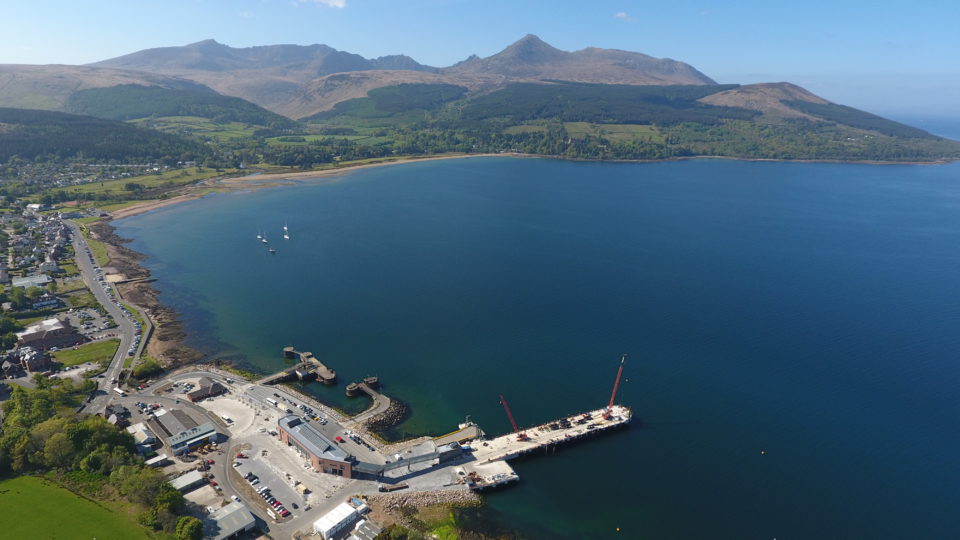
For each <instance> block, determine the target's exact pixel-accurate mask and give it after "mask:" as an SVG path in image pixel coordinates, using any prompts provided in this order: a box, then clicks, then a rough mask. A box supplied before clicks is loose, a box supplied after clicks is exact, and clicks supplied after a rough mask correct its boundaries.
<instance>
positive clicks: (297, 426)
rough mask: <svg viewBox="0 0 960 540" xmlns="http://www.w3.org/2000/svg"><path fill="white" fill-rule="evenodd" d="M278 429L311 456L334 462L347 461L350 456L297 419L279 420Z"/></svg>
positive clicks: (286, 418) (289, 417)
mask: <svg viewBox="0 0 960 540" xmlns="http://www.w3.org/2000/svg"><path fill="white" fill-rule="evenodd" d="M279 423H280V427H282V428H283V429H284V430H285V431H286V432H287V433H289V434H290V436H291V437H292V438H294V439H295V440H296V441H297V443H299V444H300V446H302V447H304V448H305V449H307V450H309V451H310V452H311V453H312V454H313V455H315V456H317V457H322V458H326V459H332V460H336V461H347V458H349V457H350V454H348V453H346V452H345V451H344V450H342V449H341V448H340V447H339V446H337V445H336V444H334V443H333V442H332V441H330V439H328V438H326V437H324V436H323V434H322V433H320V432H319V431H317V430H316V429H315V428H314V427H313V426H311V425H310V424H307V423H306V422H304V421H303V420H301V419H300V418H299V417H297V416H294V415H292V414H291V415H287V416H284V417H283V418H281V419H280V421H279Z"/></svg>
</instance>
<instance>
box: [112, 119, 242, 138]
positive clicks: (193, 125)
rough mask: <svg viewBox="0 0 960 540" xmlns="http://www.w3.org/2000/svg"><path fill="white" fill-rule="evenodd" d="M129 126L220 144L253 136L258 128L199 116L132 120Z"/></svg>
mask: <svg viewBox="0 0 960 540" xmlns="http://www.w3.org/2000/svg"><path fill="white" fill-rule="evenodd" d="M130 123H131V124H133V125H135V126H139V127H145V128H150V129H156V130H158V131H163V132H165V133H173V134H178V135H179V134H183V133H189V134H191V135H196V136H201V137H209V138H212V139H217V140H218V141H220V142H227V141H229V140H230V139H242V138H248V137H252V136H253V132H254V131H256V130H257V129H258V126H254V125H250V124H244V123H241V122H228V123H226V124H218V123H216V122H214V121H212V120H209V119H207V118H202V117H199V116H164V117H162V118H142V119H140V120H134V121H132V122H130Z"/></svg>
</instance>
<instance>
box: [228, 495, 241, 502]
mask: <svg viewBox="0 0 960 540" xmlns="http://www.w3.org/2000/svg"><path fill="white" fill-rule="evenodd" d="M230 498H231V499H233V500H235V501H237V502H240V497H237V496H236V495H231V496H230Z"/></svg>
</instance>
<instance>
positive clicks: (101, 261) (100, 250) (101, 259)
mask: <svg viewBox="0 0 960 540" xmlns="http://www.w3.org/2000/svg"><path fill="white" fill-rule="evenodd" d="M83 236H84V238H85V239H86V241H87V245H88V246H89V247H90V253H91V254H92V255H93V258H94V260H96V261H97V265H98V266H100V267H101V268H103V267H104V266H107V265H108V264H110V256H109V255H107V245H106V244H104V243H103V242H101V241H99V240H94V239H93V238H91V237H90V231H88V230H87V228H86V227H84V228H83Z"/></svg>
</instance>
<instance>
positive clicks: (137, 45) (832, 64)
mask: <svg viewBox="0 0 960 540" xmlns="http://www.w3.org/2000/svg"><path fill="white" fill-rule="evenodd" d="M0 19H2V20H3V21H4V24H3V29H4V31H3V32H2V33H0V63H18V64H48V63H64V64H81V63H87V62H94V61H97V60H102V59H106V58H111V57H114V56H119V55H122V54H126V53H130V52H134V51H137V50H140V49H146V48H150V47H162V46H170V45H185V44H188V43H192V42H195V41H200V40H203V39H208V38H213V39H216V40H217V41H219V42H221V43H225V44H227V45H230V46H233V47H247V46H252V45H269V44H275V43H296V44H302V45H308V44H311V43H324V44H327V45H330V46H331V47H334V48H337V49H340V50H345V51H349V52H354V53H358V54H361V55H363V56H366V57H376V56H381V55H387V54H407V55H409V56H412V57H413V58H415V59H416V60H418V61H420V62H422V63H425V64H430V65H435V66H446V65H450V64H452V63H454V62H457V61H459V60H462V59H463V58H465V57H467V56H468V55H470V54H478V55H480V56H488V55H490V54H494V53H496V52H497V51H499V50H501V49H503V48H504V47H505V46H507V45H508V44H510V43H512V42H513V41H516V40H517V39H519V38H520V37H522V36H523V35H525V34H527V33H533V34H536V35H538V36H540V37H541V38H542V39H543V40H544V41H546V42H548V43H550V44H552V45H554V46H555V47H558V48H560V49H564V50H576V49H580V48H583V47H588V46H596V47H605V48H617V49H625V50H631V51H638V52H643V53H646V54H650V55H653V56H657V57H669V58H674V59H676V60H682V61H684V62H687V63H689V64H691V65H693V66H694V67H696V68H697V69H699V70H701V71H703V72H704V73H706V74H707V75H709V76H710V77H712V78H714V79H716V80H717V81H719V82H724V83H726V82H739V83H749V82H767V81H791V82H794V83H797V84H799V85H801V86H804V87H806V88H808V89H809V90H811V91H813V92H815V93H817V94H819V95H822V96H824V97H826V98H828V99H831V100H834V101H837V102H839V103H843V104H847V105H851V106H855V107H859V108H863V109H866V110H869V111H872V112H877V113H881V114H887V115H893V116H898V117H901V118H906V117H911V116H925V115H926V116H932V115H936V114H946V115H949V116H954V117H960V67H958V62H957V59H958V57H960V37H958V35H960V31H958V29H957V26H958V21H960V2H955V1H940V0H933V1H930V0H928V1H924V0H919V1H914V2H899V1H898V2H893V1H885V0H876V1H873V2H865V1H860V0H849V1H847V0H834V1H831V2H826V1H820V0H807V1H805V2H783V1H778V0H767V1H754V0H742V1H736V0H732V1H731V0H727V1H713V0H700V1H688V0H673V1H671V2H652V1H608V0H592V1H589V2H587V1H582V0H581V1H567V0H553V1H533V0H531V1H525V0H513V1H501V0H487V1H482V2H480V1H466V0H406V1H400V0H86V1H77V0H69V1H67V0H29V1H28V0H4V1H3V3H2V7H0Z"/></svg>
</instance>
